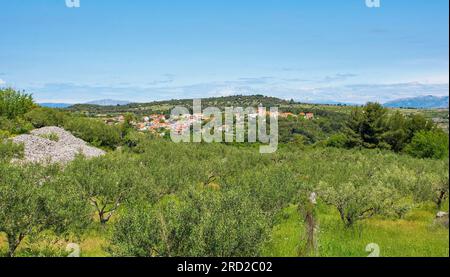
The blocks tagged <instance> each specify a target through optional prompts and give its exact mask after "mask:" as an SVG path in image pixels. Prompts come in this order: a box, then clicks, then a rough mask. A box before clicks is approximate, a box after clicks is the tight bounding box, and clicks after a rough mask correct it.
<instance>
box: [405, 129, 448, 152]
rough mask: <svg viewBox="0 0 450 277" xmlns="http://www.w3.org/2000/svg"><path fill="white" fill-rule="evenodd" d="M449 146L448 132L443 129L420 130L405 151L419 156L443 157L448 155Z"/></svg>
mask: <svg viewBox="0 0 450 277" xmlns="http://www.w3.org/2000/svg"><path fill="white" fill-rule="evenodd" d="M448 146H449V138H448V134H446V133H444V132H443V131H441V130H436V131H419V132H417V133H416V134H415V135H414V137H413V139H412V141H411V143H410V144H409V145H408V146H407V147H406V149H405V151H406V152H407V153H409V154H410V155H412V156H414V157H418V158H431V159H442V158H446V157H448Z"/></svg>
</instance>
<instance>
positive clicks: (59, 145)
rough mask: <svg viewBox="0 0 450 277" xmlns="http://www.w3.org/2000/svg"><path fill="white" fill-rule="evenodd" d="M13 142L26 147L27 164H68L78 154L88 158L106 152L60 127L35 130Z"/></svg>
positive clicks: (16, 138) (25, 159)
mask: <svg viewBox="0 0 450 277" xmlns="http://www.w3.org/2000/svg"><path fill="white" fill-rule="evenodd" d="M13 141H14V142H15V143H19V144H23V145H24V148H25V149H24V160H23V161H25V162H33V163H34V162H38V163H68V162H70V161H72V160H73V159H75V157H76V155H78V154H81V155H84V156H85V157H87V158H93V157H98V156H101V155H104V154H105V151H103V150H101V149H98V148H95V147H92V146H89V145H88V144H87V143H86V142H85V141H84V140H82V139H79V138H76V137H75V136H73V135H72V134H71V133H70V132H67V131H66V130H64V129H62V128H59V127H44V128H40V129H35V130H33V131H31V132H30V134H29V135H20V136H17V137H15V138H14V139H13Z"/></svg>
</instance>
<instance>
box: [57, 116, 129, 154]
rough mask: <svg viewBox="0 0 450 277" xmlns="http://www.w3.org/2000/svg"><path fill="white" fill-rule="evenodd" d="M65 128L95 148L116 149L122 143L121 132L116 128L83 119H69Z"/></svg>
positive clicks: (65, 123)
mask: <svg viewBox="0 0 450 277" xmlns="http://www.w3.org/2000/svg"><path fill="white" fill-rule="evenodd" d="M64 128H65V129H66V130H67V131H70V132H72V134H73V135H74V136H77V137H79V138H81V139H83V140H85V141H87V142H89V143H91V144H93V145H95V146H104V147H109V148H112V149H114V148H116V147H117V146H119V145H120V143H121V132H120V130H119V128H117V127H116V126H108V125H106V124H104V123H103V122H101V121H96V120H93V119H89V118H83V117H68V118H66V120H65V122H64Z"/></svg>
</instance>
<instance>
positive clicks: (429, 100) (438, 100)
mask: <svg viewBox="0 0 450 277" xmlns="http://www.w3.org/2000/svg"><path fill="white" fill-rule="evenodd" d="M384 106H385V107H388V108H414V109H439V108H441V109H443V108H445V109H448V96H443V97H438V96H432V95H427V96H419V97H413V98H403V99H397V100H394V101H390V102H387V103H385V104H384Z"/></svg>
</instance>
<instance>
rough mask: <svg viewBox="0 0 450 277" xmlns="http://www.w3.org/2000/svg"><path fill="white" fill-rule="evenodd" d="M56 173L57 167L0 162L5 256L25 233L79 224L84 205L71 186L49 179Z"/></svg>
mask: <svg viewBox="0 0 450 277" xmlns="http://www.w3.org/2000/svg"><path fill="white" fill-rule="evenodd" d="M56 172H57V167H50V168H44V167H41V166H38V165H26V166H14V165H10V164H0V232H4V233H5V234H6V238H7V243H8V253H7V255H8V256H14V254H15V252H16V249H17V247H18V246H19V244H20V243H21V242H22V241H23V239H24V238H25V237H27V236H34V235H38V234H40V233H41V232H43V231H45V230H52V231H54V232H56V233H58V234H62V233H64V232H66V231H67V230H69V229H70V227H72V226H75V225H76V226H77V228H80V226H82V224H79V223H81V222H83V219H85V218H86V217H85V215H86V213H85V212H84V211H85V210H86V209H85V207H86V206H85V204H84V203H83V202H81V201H80V199H79V197H78V195H77V192H76V191H74V190H72V189H71V187H68V186H66V185H65V184H64V186H63V185H61V184H59V183H56V182H49V177H50V176H54V174H56Z"/></svg>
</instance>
